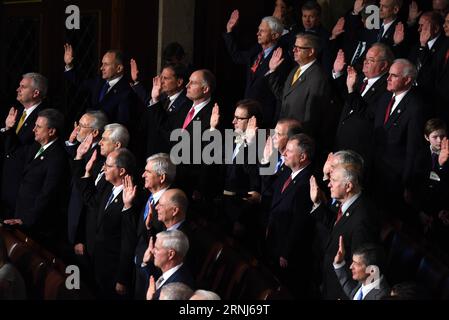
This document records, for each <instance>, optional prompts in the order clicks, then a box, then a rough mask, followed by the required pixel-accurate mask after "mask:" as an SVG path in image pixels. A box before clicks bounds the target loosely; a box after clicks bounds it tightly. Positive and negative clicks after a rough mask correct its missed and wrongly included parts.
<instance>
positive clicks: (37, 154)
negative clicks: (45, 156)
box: [34, 147, 45, 159]
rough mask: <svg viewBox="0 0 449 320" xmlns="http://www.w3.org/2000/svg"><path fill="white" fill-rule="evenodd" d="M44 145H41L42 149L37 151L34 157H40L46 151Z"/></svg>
mask: <svg viewBox="0 0 449 320" xmlns="http://www.w3.org/2000/svg"><path fill="white" fill-rule="evenodd" d="M44 150H45V149H44V147H40V149H39V150H38V151H37V153H36V155H35V156H34V159H36V158H37V157H39V156H40V155H41V154H42V153H43V152H44Z"/></svg>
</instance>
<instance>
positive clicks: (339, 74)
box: [332, 70, 343, 79]
mask: <svg viewBox="0 0 449 320" xmlns="http://www.w3.org/2000/svg"><path fill="white" fill-rule="evenodd" d="M342 75H343V72H335V71H334V70H332V78H334V79H338V78H340V77H341V76H342Z"/></svg>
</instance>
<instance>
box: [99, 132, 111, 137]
mask: <svg viewBox="0 0 449 320" xmlns="http://www.w3.org/2000/svg"><path fill="white" fill-rule="evenodd" d="M110 135H111V130H105V131H104V132H103V134H102V135H101V137H102V138H104V139H107V138H109V136H110Z"/></svg>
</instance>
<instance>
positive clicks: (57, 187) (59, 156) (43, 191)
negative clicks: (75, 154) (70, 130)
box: [14, 141, 69, 247]
mask: <svg viewBox="0 0 449 320" xmlns="http://www.w3.org/2000/svg"><path fill="white" fill-rule="evenodd" d="M40 147H41V146H40V145H39V144H37V143H35V144H34V145H32V146H30V147H29V150H28V156H27V159H28V161H27V164H26V165H25V168H24V170H23V173H22V179H21V182H20V186H19V191H18V193H17V201H16V210H15V214H14V217H15V218H16V219H21V220H22V221H23V227H24V228H25V230H26V231H28V232H29V233H30V234H31V235H32V237H34V239H36V240H37V241H42V242H43V243H42V244H43V245H44V246H45V245H48V246H50V247H54V246H55V245H56V244H60V241H61V239H62V237H63V236H64V233H63V230H65V228H64V219H63V217H64V216H65V214H64V210H65V209H66V205H67V203H66V200H67V193H68V178H67V172H68V170H69V169H68V161H67V157H66V153H65V151H64V148H63V147H62V146H61V145H60V143H59V141H55V142H53V144H52V145H50V146H49V147H48V148H47V149H45V151H44V152H43V153H42V154H41V155H40V156H38V157H37V158H36V159H34V157H35V155H36V154H37V152H38V150H39V149H40Z"/></svg>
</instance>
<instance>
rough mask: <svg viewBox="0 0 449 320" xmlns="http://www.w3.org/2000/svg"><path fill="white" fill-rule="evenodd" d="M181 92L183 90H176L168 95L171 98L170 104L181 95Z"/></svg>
mask: <svg viewBox="0 0 449 320" xmlns="http://www.w3.org/2000/svg"><path fill="white" fill-rule="evenodd" d="M181 92H182V90H181V91H179V92H176V93H175V94H174V95H172V96H169V97H168V98H169V99H170V104H172V103H173V101H175V100H176V99H177V98H178V97H179V95H180V94H181Z"/></svg>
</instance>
